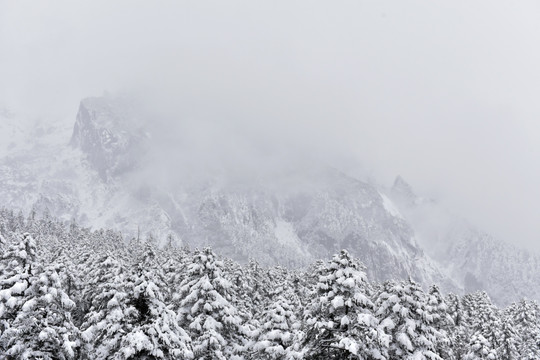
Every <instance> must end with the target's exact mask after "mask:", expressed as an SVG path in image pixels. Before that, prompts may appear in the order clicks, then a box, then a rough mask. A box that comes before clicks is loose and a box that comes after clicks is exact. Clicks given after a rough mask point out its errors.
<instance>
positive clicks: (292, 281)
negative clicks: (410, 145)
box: [0, 209, 540, 360]
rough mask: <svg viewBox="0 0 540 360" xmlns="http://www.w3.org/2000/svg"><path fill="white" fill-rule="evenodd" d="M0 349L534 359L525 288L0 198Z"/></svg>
mask: <svg viewBox="0 0 540 360" xmlns="http://www.w3.org/2000/svg"><path fill="white" fill-rule="evenodd" d="M0 234H1V235H0V254H2V255H1V258H0V358H5V359H238V360H240V359H431V360H435V359H445V360H446V359H504V360H506V359H539V358H540V311H539V307H538V304H537V303H536V302H535V301H529V300H525V299H523V300H521V301H519V302H516V303H513V304H511V305H510V306H507V307H505V308H499V307H497V306H495V305H494V304H492V302H491V300H490V298H489V296H488V295H487V294H486V293H485V292H477V293H473V294H466V295H463V296H459V295H456V294H447V295H443V294H442V293H441V292H440V291H439V288H438V287H437V286H436V285H432V286H430V287H429V288H427V289H424V288H423V287H422V286H420V285H419V284H418V283H416V282H415V281H414V280H413V279H410V278H409V279H408V280H405V281H403V280H401V281H400V280H392V281H386V282H384V283H377V282H372V281H369V280H368V279H367V277H366V269H365V267H364V266H363V265H362V263H361V262H360V261H359V260H358V259H355V258H354V257H353V256H351V254H349V253H348V252H347V251H346V250H342V251H341V252H339V253H338V254H336V255H334V257H333V258H332V259H330V260H319V261H317V262H315V263H314V264H312V265H310V266H309V267H308V268H305V269H286V268H283V267H280V266H273V267H263V266H261V265H260V264H258V263H257V262H256V261H255V260H250V261H249V262H248V263H247V264H239V263H237V262H235V261H232V260H230V259H227V258H221V257H220V256H218V255H216V254H215V253H214V252H213V251H212V250H211V249H210V248H205V249H201V250H198V249H195V250H193V251H191V250H189V249H187V248H184V247H177V246H175V241H174V239H173V238H172V237H170V238H169V239H168V241H167V245H166V246H165V247H162V248H159V247H157V246H156V244H155V241H153V239H151V238H148V239H145V241H141V240H140V239H129V240H125V239H124V238H123V237H122V235H121V234H120V233H117V232H114V231H110V230H107V231H105V230H99V231H91V230H90V229H88V228H83V227H80V226H78V225H77V224H76V223H65V222H62V221H60V220H58V219H54V218H51V217H50V216H44V217H41V218H39V219H38V218H37V217H36V216H35V215H34V213H31V214H30V216H27V217H25V216H23V215H22V214H21V213H19V214H15V213H13V212H12V211H9V210H6V209H3V210H0Z"/></svg>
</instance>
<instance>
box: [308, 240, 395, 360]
mask: <svg viewBox="0 0 540 360" xmlns="http://www.w3.org/2000/svg"><path fill="white" fill-rule="evenodd" d="M317 272H318V273H319V275H320V276H319V282H318V284H317V295H316V297H315V298H314V299H313V302H312V303H311V305H310V308H309V310H308V312H307V313H306V341H305V346H306V348H305V356H306V358H308V359H343V358H348V359H349V358H350V359H384V358H385V354H386V346H387V345H388V339H387V336H386V334H384V332H383V331H382V329H381V328H379V326H378V325H379V324H378V321H377V319H376V318H375V316H374V315H373V311H374V307H373V303H372V302H371V300H370V299H369V295H368V290H367V281H366V274H365V270H364V267H363V265H361V263H360V262H359V261H358V260H356V259H353V258H352V257H351V256H350V255H349V253H348V252H347V251H346V250H342V251H341V253H339V254H336V255H334V257H333V259H332V261H330V263H329V264H328V266H324V265H323V266H322V267H321V268H320V269H319V270H318V271H317Z"/></svg>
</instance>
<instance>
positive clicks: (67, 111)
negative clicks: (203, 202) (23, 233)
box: [0, 1, 540, 248]
mask: <svg viewBox="0 0 540 360" xmlns="http://www.w3.org/2000/svg"><path fill="white" fill-rule="evenodd" d="M539 24H540V5H538V3H536V2H533V1H526V2H521V3H520V4H518V5H516V4H510V3H505V2H502V1H496V2H489V3H488V2H483V3H476V4H471V3H470V2H464V1H457V2H451V3H444V2H442V3H441V2H436V3H426V2H420V1H412V2H407V3H403V2H399V1H391V2H385V3H369V2H355V3H353V2H349V3H341V4H330V3H325V2H289V3H282V4H280V3H267V4H261V3H253V2H242V1H233V2H226V3H223V2H183V3H176V2H163V3H160V4H159V5H156V4H154V3H152V4H150V3H144V2H132V1H129V2H128V1H124V2H122V1H119V2H114V3H110V2H105V1H96V2H90V3H83V4H75V3H72V2H67V1H66V2H39V3H30V2H28V3H20V2H18V3H7V2H6V3H3V4H2V5H0V46H1V49H2V53H1V55H0V79H2V81H1V85H0V104H2V105H5V106H6V107H8V108H13V109H14V110H21V111H22V110H24V111H26V112H31V113H33V114H34V115H35V116H39V117H43V118H47V117H50V118H51V119H58V118H60V119H65V121H67V122H73V121H74V118H75V113H76V111H77V106H78V103H79V101H80V99H81V98H84V97H87V96H92V95H100V94H102V93H103V91H104V90H108V91H110V92H112V93H124V94H125V93H128V94H130V96H133V97H135V98H137V99H141V100H140V102H141V103H144V106H146V107H147V113H148V114H149V118H151V120H152V129H153V133H154V135H153V136H154V138H153V142H152V143H153V144H154V146H152V151H153V152H154V154H155V155H154V156H155V157H154V158H155V159H157V158H163V157H164V154H166V155H167V158H168V159H169V161H167V162H166V163H165V164H162V166H161V165H159V166H160V169H162V170H161V171H160V172H156V171H153V172H152V174H153V175H156V174H159V176H158V177H160V178H163V177H167V176H173V175H174V176H176V175H180V174H183V173H185V172H189V171H203V170H204V169H202V168H201V164H203V165H204V166H208V167H209V168H219V167H222V168H225V169H233V170H234V171H232V172H234V173H236V174H240V175H239V176H249V175H250V174H252V173H254V172H255V173H256V172H257V171H260V172H265V170H266V169H269V168H270V169H277V168H281V167H294V166H300V164H305V163H309V162H317V161H321V162H323V163H326V164H330V165H333V166H336V167H339V168H342V169H344V170H346V171H347V172H349V173H351V174H353V175H358V176H360V177H362V178H371V179H374V180H375V181H379V182H382V183H386V184H390V183H391V181H392V180H393V177H394V176H395V175H397V174H401V175H402V176H403V177H404V178H406V179H407V180H408V181H409V182H410V183H411V184H412V185H413V186H414V187H415V188H416V190H417V192H419V193H423V194H426V195H428V196H431V197H435V198H438V199H441V200H442V201H443V202H445V203H446V204H448V206H449V207H450V208H452V209H455V211H456V212H459V213H463V214H465V216H467V217H469V218H471V220H472V221H473V222H475V223H478V224H479V225H480V226H482V227H483V228H485V229H486V230H488V231H491V232H493V233H494V234H496V235H498V236H500V237H502V238H504V239H507V240H508V241H512V242H516V243H519V244H526V245H528V246H530V247H536V248H538V246H540V245H538V240H537V239H538V235H537V234H539V233H540V225H539V223H538V221H537V214H538V213H540V204H539V202H538V200H537V199H540V190H539V187H538V185H537V184H538V183H540V169H539V167H538V165H537V163H538V160H537V159H538V158H539V156H540V145H539V144H540V142H539V141H538V133H539V131H540V126H539V125H538V121H537V119H538V118H539V116H540V103H539V102H538V100H537V99H538V95H539V94H540V68H539V67H538V66H537V64H538V63H540V51H539V50H538V47H537V46H536V44H537V42H538V39H539V38H540V25H539ZM150 115H151V116H150ZM171 149H172V150H171ZM306 159H308V160H306ZM284 164H285V165H284ZM171 165H173V166H177V168H175V169H170V168H168V167H170V166H171ZM169 170H170V171H169ZM171 174H173V175H171Z"/></svg>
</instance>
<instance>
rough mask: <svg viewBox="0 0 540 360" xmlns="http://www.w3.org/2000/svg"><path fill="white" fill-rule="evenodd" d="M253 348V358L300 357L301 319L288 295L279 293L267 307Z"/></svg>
mask: <svg viewBox="0 0 540 360" xmlns="http://www.w3.org/2000/svg"><path fill="white" fill-rule="evenodd" d="M260 324H261V325H260V328H259V329H258V331H257V335H256V338H255V341H254V343H253V345H252V349H253V351H254V352H255V354H254V356H252V358H253V359H268V360H270V359H272V360H279V359H283V360H290V359H300V358H301V354H300V352H299V351H298V350H299V349H298V347H297V344H295V341H297V340H298V339H299V338H300V334H299V327H300V322H299V319H297V318H296V315H295V309H294V306H292V305H291V304H290V302H289V300H288V297H287V296H284V295H279V296H278V297H277V299H276V300H275V301H274V302H273V303H272V304H270V306H269V307H268V308H267V309H265V311H264V312H263V314H262V318H261V321H260Z"/></svg>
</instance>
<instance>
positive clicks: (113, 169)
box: [70, 96, 145, 180]
mask: <svg viewBox="0 0 540 360" xmlns="http://www.w3.org/2000/svg"><path fill="white" fill-rule="evenodd" d="M135 114H136V111H135V107H134V105H133V102H132V101H130V100H129V99H126V98H120V97H118V98H114V97H111V96H103V97H90V98H86V99H83V100H82V101H81V103H80V105H79V111H78V113H77V119H76V121H75V125H74V126H73V135H72V137H71V142H70V144H71V146H73V147H76V148H79V149H81V150H82V152H83V153H84V154H85V155H86V157H87V159H88V161H89V163H90V165H91V166H92V167H93V168H94V169H95V170H97V171H98V173H99V175H100V176H101V178H102V179H103V180H106V179H107V178H108V177H109V176H110V175H112V174H118V173H121V172H124V171H126V170H129V169H131V168H132V167H133V166H134V165H135V160H136V159H137V158H138V157H139V155H141V152H142V151H143V150H144V139H145V134H144V131H143V129H142V121H141V119H140V118H138V117H137V116H136V115H135Z"/></svg>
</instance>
